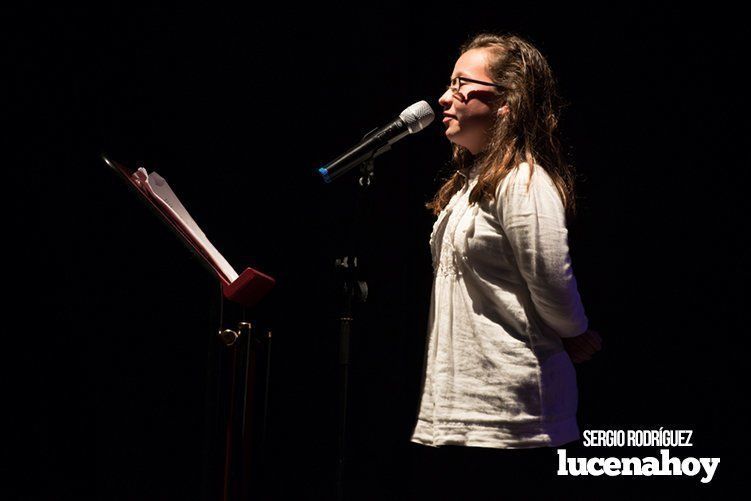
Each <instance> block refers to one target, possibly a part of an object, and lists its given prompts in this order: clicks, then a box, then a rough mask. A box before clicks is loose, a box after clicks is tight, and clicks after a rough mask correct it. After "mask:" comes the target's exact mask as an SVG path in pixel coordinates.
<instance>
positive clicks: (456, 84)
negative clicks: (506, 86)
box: [447, 77, 503, 95]
mask: <svg viewBox="0 0 751 501" xmlns="http://www.w3.org/2000/svg"><path fill="white" fill-rule="evenodd" d="M465 83H476V84H481V85H490V86H491V87H496V88H498V89H502V88H503V86H502V85H499V84H497V83H493V82H483V81H482V80H475V79H473V78H467V77H454V78H453V79H451V83H450V84H449V86H448V87H447V88H448V90H450V91H451V93H452V94H454V95H456V94H458V93H459V89H460V88H461V86H462V85H464V84H465Z"/></svg>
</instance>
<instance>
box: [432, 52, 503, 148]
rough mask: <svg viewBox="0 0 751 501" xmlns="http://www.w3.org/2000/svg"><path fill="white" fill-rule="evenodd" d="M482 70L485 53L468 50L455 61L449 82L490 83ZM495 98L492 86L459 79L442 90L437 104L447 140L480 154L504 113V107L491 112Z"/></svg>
mask: <svg viewBox="0 0 751 501" xmlns="http://www.w3.org/2000/svg"><path fill="white" fill-rule="evenodd" d="M486 68H487V52H486V50H485V49H470V50H468V51H467V52H465V53H464V54H462V55H461V57H459V59H457V61H456V64H455V65H454V72H453V73H452V74H451V79H452V80H453V79H454V78H456V77H466V78H469V79H472V80H479V81H482V82H492V78H491V77H490V76H489V75H488V74H487V72H486ZM457 87H458V90H457ZM498 98H499V94H498V92H497V88H496V87H492V86H490V85H483V84H479V83H473V82H463V81H461V80H459V81H458V82H457V83H456V86H455V87H454V89H453V90H452V89H446V92H444V93H443V95H442V96H441V98H440V99H439V100H438V103H440V105H441V107H442V108H443V125H445V126H446V132H445V134H446V137H447V138H448V139H449V141H451V142H452V143H454V144H458V145H459V146H463V147H465V148H467V149H468V150H469V151H470V152H471V153H472V154H473V155H476V154H477V153H479V152H480V151H482V150H483V149H484V148H485V145H486V144H487V142H488V135H489V131H490V127H491V126H492V125H493V123H494V122H495V119H496V117H497V116H498V114H500V113H505V112H506V110H507V108H506V107H505V106H504V107H502V108H500V109H498V111H497V112H496V111H494V110H495V108H494V107H493V103H494V102H495V101H496V100H497V99H498Z"/></svg>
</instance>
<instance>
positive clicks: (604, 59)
mask: <svg viewBox="0 0 751 501" xmlns="http://www.w3.org/2000/svg"><path fill="white" fill-rule="evenodd" d="M737 17H738V16H737V15H733V13H728V12H723V13H717V12H712V11H711V10H710V9H709V8H707V9H704V10H699V9H697V10H687V9H668V8H661V9H655V8H654V7H645V6H639V5H636V4H634V5H628V6H624V7H622V8H614V7H613V8H611V9H610V10H607V11H603V10H598V9H595V8H584V7H577V8H572V7H569V6H565V7H564V6H559V7H557V8H554V9H551V8H550V7H547V6H545V7H543V6H529V7H525V8H517V7H506V6H500V5H498V6H496V5H495V4H492V5H485V6H484V7H483V8H482V9H480V8H478V7H477V6H475V7H470V6H459V5H456V6H443V7H441V8H435V7H432V8H431V9H429V10H424V9H418V8H416V7H409V6H406V5H401V6H398V7H397V6H389V7H378V8H374V7H370V6H369V7H367V8H366V7H362V8H355V7H347V8H342V7H336V8H335V7H324V6H315V7H314V6H310V7H305V8H297V7H274V6H266V7H257V8H253V9H244V10H233V9H229V8H219V7H209V6H204V7H200V8H186V7H182V6H180V7H178V6H170V7H165V6H162V7H159V8H150V9H139V10H134V9H133V8H132V7H127V8H126V7H122V8H109V9H99V10H96V11H93V10H89V9H81V10H71V9H67V8H66V9H59V10H46V11H33V10H27V11H23V12H21V11H17V10H11V11H6V15H5V16H4V24H6V29H5V30H4V31H5V33H6V34H7V33H10V36H9V38H8V39H7V40H6V43H5V44H4V45H5V46H6V48H7V49H9V50H8V53H7V54H6V58H5V63H6V68H9V69H10V71H9V72H8V73H7V74H6V75H7V76H6V81H8V82H9V83H10V87H11V91H10V93H9V94H6V96H9V97H10V99H9V103H8V106H7V107H6V109H7V110H10V112H9V113H6V118H7V119H8V125H10V128H11V129H12V134H11V135H10V136H8V137H9V138H10V145H9V148H8V150H6V151H8V152H10V155H6V162H7V163H6V165H5V169H4V171H5V182H6V189H5V195H6V196H5V197H4V200H5V201H6V203H8V204H9V206H8V207H7V208H6V221H8V222H9V224H10V226H11V228H10V231H8V232H7V233H6V237H7V238H6V246H7V247H8V248H9V249H11V253H10V256H9V257H8V258H7V259H6V261H5V263H6V270H5V271H6V273H5V284H6V291H7V292H6V296H7V297H9V298H12V300H9V301H8V302H7V303H6V304H8V305H9V312H8V313H7V318H8V319H9V320H8V322H7V323H6V326H7V330H6V332H5V339H6V343H5V345H6V349H5V350H3V351H4V354H5V356H6V357H7V362H8V363H6V364H4V367H6V368H7V375H6V376H4V378H3V379H4V382H5V383H6V385H7V387H8V389H7V391H6V392H5V394H6V398H7V402H8V406H7V408H6V415H9V416H10V417H11V425H10V426H8V427H6V430H7V435H6V437H5V439H4V442H5V444H6V446H5V447H4V448H3V450H4V451H5V454H4V456H5V457H4V458H3V461H4V464H3V472H4V474H7V478H8V481H7V482H3V489H4V490H7V491H8V492H9V493H12V495H14V496H17V497H18V498H37V497H38V498H50V499H54V498H65V497H75V498H81V497H84V496H95V497H97V498H100V499H114V498H123V499H125V498H129V499H146V498H157V499H192V498H195V497H197V496H198V494H199V492H200V482H201V466H202V449H201V447H202V446H203V443H202V440H203V430H204V428H203V427H204V407H203V406H204V394H205V382H206V380H205V378H206V346H207V340H208V336H210V335H212V333H213V332H215V329H216V326H217V322H218V318H217V303H218V290H217V286H216V285H215V283H214V279H213V277H212V276H211V275H209V274H208V273H207V272H206V271H205V270H204V269H203V268H201V267H200V266H199V263H198V262H197V261H196V259H195V258H193V257H192V256H191V254H190V253H188V252H187V251H186V250H185V249H184V248H183V247H182V245H181V244H180V243H179V242H178V240H177V239H176V238H175V237H174V235H172V234H170V233H168V232H166V231H165V230H164V228H163V226H162V225H161V224H160V223H159V222H158V221H157V220H156V219H155V218H154V217H153V215H152V214H151V213H149V212H148V211H147V210H145V209H144V208H143V207H142V206H141V205H140V204H139V203H138V201H137V200H136V199H135V198H134V197H133V195H132V193H129V192H128V191H127V190H126V189H125V186H124V185H123V184H122V182H121V181H120V180H119V179H117V178H116V177H115V176H114V175H113V173H112V172H111V171H109V170H108V168H107V167H106V166H105V164H104V163H103V161H102V159H101V155H102V154H106V155H108V156H110V157H111V158H114V159H117V160H120V161H123V162H126V163H128V164H129V165H131V166H133V165H135V163H136V162H142V163H143V165H145V166H146V167H147V168H148V169H149V170H156V171H158V172H159V173H160V174H161V175H163V176H164V177H165V178H167V179H168V181H169V182H170V184H171V186H172V187H173V189H175V191H176V192H177V193H178V194H179V195H180V197H181V199H182V200H183V202H184V203H185V205H186V206H187V207H188V209H189V210H190V211H191V214H192V215H193V217H194V218H195V219H196V220H197V221H198V223H199V224H200V225H201V226H202V228H203V229H204V230H205V231H206V233H207V234H208V236H209V238H211V239H212V241H213V242H214V243H215V245H216V246H217V247H218V248H219V249H220V250H221V251H222V252H223V254H224V255H225V256H226V257H227V258H228V259H229V261H230V262H231V263H233V264H234V265H235V267H236V268H243V267H244V266H253V267H256V268H258V269H260V270H262V271H264V272H265V273H268V274H270V275H272V276H274V277H275V278H276V279H277V287H276V288H275V290H274V291H273V292H272V293H271V295H270V296H269V297H267V298H266V299H265V300H264V303H263V305H262V308H260V310H259V312H258V316H259V321H261V322H262V323H264V324H265V325H268V326H269V327H271V328H272V329H273V332H274V340H275V341H274V342H275V346H274V350H275V351H274V360H273V367H272V381H271V385H272V390H271V396H270V399H271V401H270V405H271V407H270V414H271V429H270V437H269V440H270V441H271V444H272V456H271V458H270V460H271V461H272V464H273V465H274V467H273V472H274V474H273V476H272V477H271V479H270V482H271V485H272V490H273V492H274V493H276V494H278V495H280V496H282V495H290V494H291V493H292V492H298V493H304V494H305V495H306V496H305V497H306V498H307V497H313V496H316V495H320V496H322V497H323V498H326V496H327V495H328V493H330V492H331V491H330V489H331V485H332V481H333V471H334V458H335V445H336V416H337V414H336V409H337V407H336V404H337V385H338V380H337V365H336V361H337V344H336V341H337V337H336V336H337V324H336V316H335V314H336V308H335V306H336V305H335V298H336V296H335V290H336V289H335V285H334V281H333V278H332V266H333V260H334V258H335V257H336V256H338V255H340V254H343V253H345V252H347V249H348V247H347V242H350V241H352V240H353V239H354V238H355V228H356V227H358V228H360V229H362V230H363V231H362V239H363V240H362V241H363V248H361V249H360V255H361V262H362V263H363V264H364V269H365V273H366V279H367V281H368V285H369V289H370V297H369V301H368V303H367V305H366V306H365V307H364V308H362V309H361V311H359V312H358V313H359V316H358V319H357V323H356V330H355V335H354V338H353V346H352V350H353V353H352V357H353V367H352V381H351V388H350V389H351V393H350V395H351V396H350V405H351V408H350V409H351V413H350V429H349V433H350V436H349V445H350V450H351V453H352V468H351V472H350V473H351V477H350V484H348V485H349V488H350V489H351V493H352V494H353V495H357V493H359V496H360V497H365V492H367V493H369V494H370V495H373V496H375V497H376V498H378V497H387V496H390V495H394V493H397V492H399V490H400V489H401V488H402V486H403V485H404V483H405V482H406V481H407V476H408V474H409V473H408V472H409V469H408V465H407V463H408V454H407V452H406V451H407V444H408V443H409V437H410V434H411V432H412V428H413V426H414V422H415V419H416V413H417V404H418V398H419V394H418V391H419V383H420V376H421V370H422V362H423V353H424V349H425V340H426V339H425V336H426V330H425V327H426V322H427V308H428V300H429V297H430V284H431V273H432V270H431V267H430V253H429V249H428V246H427V240H428V236H429V233H430V230H431V226H432V223H433V216H431V215H430V214H429V213H428V211H427V210H426V209H424V204H425V202H427V201H428V200H429V199H430V197H431V196H432V194H433V193H434V192H435V190H436V189H437V188H438V187H439V186H440V183H441V180H442V179H444V178H445V176H447V175H448V174H449V173H450V171H451V166H450V165H449V163H448V160H449V155H450V147H449V142H448V141H447V140H446V139H445V138H444V137H443V126H442V125H441V124H440V123H439V122H438V121H436V122H435V123H434V124H433V125H432V126H431V127H429V128H428V129H427V130H425V131H424V132H422V133H420V134H418V135H416V136H413V137H410V138H408V139H405V140H404V141H402V142H400V143H399V144H398V145H396V146H395V147H394V148H393V151H392V152H390V153H388V154H387V155H385V156H382V157H380V158H379V159H378V160H377V167H376V168H377V172H376V178H375V184H374V186H373V187H372V191H371V193H370V194H369V196H368V197H367V198H366V199H365V200H364V204H365V206H366V217H365V218H363V219H362V220H361V221H359V223H356V221H355V220H354V218H353V216H352V214H353V208H354V207H355V204H356V200H357V199H356V195H357V193H358V192H357V190H356V187H355V184H354V183H355V176H354V175H350V176H348V177H346V178H344V179H341V180H340V181H337V182H335V183H333V184H332V185H323V184H322V183H321V182H320V180H318V179H316V178H315V177H314V175H313V171H314V169H315V168H317V167H318V166H320V165H321V164H323V163H325V162H326V161H328V160H330V159H332V158H333V157H335V156H336V155H337V154H339V153H340V152H342V151H344V150H345V149H346V148H347V147H349V146H351V145H352V144H354V142H356V141H357V140H358V139H359V138H360V137H361V136H362V135H363V134H365V133H366V132H368V131H369V130H370V129H372V128H373V127H375V126H379V125H382V124H384V123H385V122H386V121H387V120H390V119H391V118H393V117H395V116H396V115H397V114H398V113H399V112H400V111H401V110H402V109H403V108H405V107H406V106H408V105H409V104H411V103H413V102H415V101H418V100H421V99H425V100H427V101H428V102H430V103H431V104H432V105H433V106H434V108H435V109H436V110H437V111H439V110H440V108H439V105H438V103H437V99H438V97H439V96H440V94H441V93H442V91H443V89H444V88H445V85H446V82H447V80H448V77H449V75H450V73H451V71H452V69H453V65H454V62H455V60H456V58H457V57H458V55H459V54H458V47H459V45H460V44H461V43H462V42H464V41H465V40H466V39H467V38H469V37H470V36H471V35H473V34H475V33H477V32H480V31H496V32H513V33H517V34H519V35H521V36H523V37H526V38H528V39H529V40H530V41H532V42H533V43H534V44H535V45H536V46H537V47H538V48H539V49H540V50H541V51H542V52H543V53H544V54H545V55H546V56H547V57H548V60H549V62H550V64H551V66H552V67H553V71H554V73H555V74H556V75H557V78H558V82H559V86H560V89H561V93H562V95H563V96H564V98H565V99H566V101H567V102H568V106H567V108H566V111H565V113H564V117H563V123H562V129H563V130H562V132H563V136H564V140H565V142H566V144H567V146H568V153H569V155H570V158H571V160H572V161H573V162H574V164H575V165H576V167H577V169H578V172H579V185H578V193H579V205H580V214H579V216H578V218H577V219H576V220H575V221H574V222H573V223H572V225H571V227H570V245H571V254H572V259H573V262H574V268H575V271H576V275H577V280H578V283H579V290H580V292H581V294H582V298H583V300H584V303H585V306H586V308H587V314H588V316H589V318H590V321H591V326H592V327H593V328H595V329H597V330H599V331H600V332H601V334H602V336H603V338H604V339H605V343H606V349H605V350H604V351H603V352H601V353H600V354H598V355H597V358H596V359H595V360H593V361H591V362H589V363H587V364H584V365H580V366H578V367H577V371H578V372H577V374H578V379H579V388H580V408H579V423H580V426H581V428H582V429H588V428H641V427H654V428H657V427H660V426H664V427H666V428H683V429H692V430H694V443H695V444H696V445H695V447H693V448H691V449H683V450H678V451H673V452H674V455H681V456H684V457H685V456H695V457H702V456H714V457H717V456H719V457H721V458H722V463H721V464H720V466H719V469H718V473H717V475H716V477H715V480H714V481H713V482H712V484H711V485H709V486H706V485H702V484H700V483H699V481H698V478H696V477H694V478H670V477H663V478H654V479H644V478H632V479H628V482H621V483H619V481H621V480H623V479H592V478H588V479H582V480H581V482H582V484H583V485H590V486H591V485H597V486H598V487H597V488H598V489H600V491H599V492H600V493H601V494H604V495H607V497H614V496H616V495H617V494H618V493H624V492H626V493H627V492H631V491H632V490H635V489H641V490H642V491H643V492H644V495H645V496H646V495H648V494H649V492H650V490H655V489H666V490H670V491H671V492H677V491H676V489H685V491H686V492H689V493H698V494H701V493H704V494H713V493H714V492H716V491H717V489H720V488H723V487H727V486H729V485H731V483H733V482H735V481H737V480H738V475H739V467H738V466H737V465H736V464H735V463H734V454H736V453H737V452H738V451H739V450H740V448H741V447H742V446H743V445H744V444H745V442H746V437H745V435H744V433H743V428H742V427H743V425H744V424H745V421H744V422H742V419H741V413H740V409H741V402H742V400H743V399H744V395H745V393H742V392H741V391H740V388H739V386H738V383H737V380H738V372H739V371H737V368H738V366H739V365H740V364H741V363H742V351H741V350H740V349H739V343H740V341H741V340H742V339H743V337H745V335H746V332H745V330H742V325H741V322H740V320H739V318H740V317H739V315H738V312H739V311H740V309H741V308H742V307H743V304H742V301H741V300H742V299H743V297H742V295H741V294H740V293H738V292H736V291H737V289H738V285H739V284H742V283H743V281H742V275H743V272H744V271H745V270H744V269H743V268H742V267H741V266H742V259H741V258H742V255H743V251H742V250H741V249H742V247H741V244H740V242H741V238H742V236H743V231H742V229H743V228H742V227H741V219H742V218H741V216H742V210H741V205H742V204H741V200H740V198H739V197H740V196H741V190H742V188H743V179H742V173H743V170H744V169H745V167H746V166H747V165H748V153H747V151H746V150H745V149H743V148H741V144H742V141H743V137H742V136H741V134H740V125H741V124H742V123H743V122H742V121H741V116H742V115H743V113H744V111H743V110H742V108H743V106H742V105H743V102H744V101H745V99H746V97H745V85H744V83H743V82H744V81H743V79H742V77H741V76H740V75H741V72H742V70H743V66H744V65H745V61H746V60H747V57H746V55H745V45H746V44H745V42H747V38H748V37H747V31H746V30H743V29H741V27H740V26H739V24H740V23H738V22H736V19H737ZM742 87H743V88H744V91H743V92H742V91H741V89H742ZM353 174H354V173H353ZM8 235H9V236H8ZM14 362H15V363H14ZM11 367H12V369H11ZM603 451H604V452H603ZM586 452H587V453H589V455H595V452H594V451H591V450H590V451H586ZM599 455H605V456H608V455H613V456H618V455H619V453H618V450H617V449H604V450H600V452H599ZM647 455H648V454H647ZM551 475H553V472H551ZM615 486H618V487H617V488H616V487H615ZM655 492H656V491H655Z"/></svg>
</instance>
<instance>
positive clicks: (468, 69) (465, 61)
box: [452, 49, 488, 78]
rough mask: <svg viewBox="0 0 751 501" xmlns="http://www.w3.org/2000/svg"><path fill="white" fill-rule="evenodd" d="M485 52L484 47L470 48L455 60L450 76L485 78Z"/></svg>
mask: <svg viewBox="0 0 751 501" xmlns="http://www.w3.org/2000/svg"><path fill="white" fill-rule="evenodd" d="M486 67H487V54H486V51H485V49H470V50H468V51H467V52H465V53H464V54H462V55H461V56H460V57H459V59H457V60H456V64H455V65H454V73H453V75H452V76H454V77H459V76H465V77H470V78H471V77H475V78H487V77H488V75H487V73H486V72H485V68H486Z"/></svg>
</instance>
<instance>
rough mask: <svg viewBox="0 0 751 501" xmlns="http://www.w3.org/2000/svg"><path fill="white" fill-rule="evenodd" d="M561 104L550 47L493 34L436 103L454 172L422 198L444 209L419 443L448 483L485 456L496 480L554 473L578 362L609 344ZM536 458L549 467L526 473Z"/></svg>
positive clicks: (573, 432) (459, 66)
mask: <svg viewBox="0 0 751 501" xmlns="http://www.w3.org/2000/svg"><path fill="white" fill-rule="evenodd" d="M556 99H557V96H556V91H555V83H554V78H553V75H552V73H551V70H550V67H549V66H548V63H547V61H546V60H545V58H544V57H543V56H542V54H541V53H540V52H539V51H538V50H537V49H535V48H534V47H533V46H532V45H531V44H530V43H528V42H527V41H525V40H523V39H521V38H519V37H517V36H512V35H493V34H481V35H478V36H476V37H474V38H473V39H472V40H471V41H469V42H468V43H466V44H465V45H464V46H463V47H462V48H461V56H460V57H459V59H458V60H457V61H456V64H455V66H454V70H453V73H452V75H451V81H450V85H449V87H448V89H447V90H446V91H445V93H444V94H443V95H442V96H441V98H440V99H439V103H440V105H441V107H442V109H443V125H444V126H445V135H446V137H447V138H448V139H449V141H451V143H453V145H452V147H453V161H454V163H455V164H456V165H457V167H458V169H457V170H456V172H455V173H454V174H453V175H452V176H451V177H450V178H449V179H448V180H447V181H446V182H445V184H443V186H442V187H441V188H440V189H439V191H438V193H437V194H436V195H435V198H434V199H433V200H432V201H431V202H430V203H429V204H427V207H428V208H429V209H431V210H432V211H433V213H434V214H435V215H437V219H436V221H435V224H434V226H433V232H432V234H431V236H430V247H431V252H432V256H433V268H434V272H435V275H434V282H433V290H432V297H431V306H430V315H429V338H428V346H427V351H426V355H425V374H424V376H423V381H422V388H421V399H420V405H419V416H418V419H417V423H416V425H415V428H414V431H413V434H412V437H411V442H414V443H415V444H419V445H417V446H414V449H415V455H416V456H415V461H416V463H419V464H417V465H416V467H418V468H419V467H422V468H424V469H425V468H427V469H432V470H433V471H432V473H431V475H430V476H433V474H434V473H435V469H436V468H438V469H439V470H440V469H441V468H440V467H439V466H437V463H436V461H438V462H440V461H443V463H442V464H443V466H444V467H445V468H444V469H445V471H444V473H445V475H444V474H441V475H442V476H443V478H444V482H446V481H448V480H446V479H448V478H450V477H451V476H452V474H455V473H456V470H455V469H454V468H453V466H459V463H461V464H462V465H464V467H465V470H464V475H472V473H474V474H475V475H474V477H475V480H478V479H479V477H478V475H479V476H480V477H482V475H480V474H479V473H478V472H479V471H482V467H481V465H482V464H485V465H486V466H487V467H488V468H491V469H492V471H495V472H496V478H495V479H494V480H493V479H488V480H490V481H491V482H496V483H497V482H499V481H503V480H504V479H505V480H511V479H512V477H513V478H514V479H519V478H520V477H519V474H521V475H524V474H525V472H526V473H529V474H532V475H533V476H536V478H537V480H540V481H544V480H545V479H552V477H554V476H555V460H554V458H553V456H552V455H551V454H550V452H551V451H550V449H548V448H549V447H556V446H560V445H563V444H566V443H570V442H572V441H575V440H577V439H578V438H579V429H578V427H577V422H576V411H577V387H576V373H575V370H574V367H573V365H572V361H573V362H582V361H584V360H587V359H589V358H590V357H591V356H592V354H593V353H594V352H596V351H597V350H599V349H600V348H601V339H600V337H599V335H598V333H597V332H595V331H593V330H591V329H589V328H588V324H589V322H588V319H587V316H586V315H585V312H584V307H583V305H582V302H581V299H580V296H579V293H578V290H577V284H576V280H575V278H574V274H573V269H572V266H571V261H570V257H569V251H568V241H567V228H566V219H567V217H568V216H570V215H573V213H574V192H573V178H574V176H573V172H572V170H571V168H570V166H569V165H567V164H566V162H565V161H564V159H563V155H562V153H561V147H560V144H559V141H558V138H557V124H558V110H559V105H558V104H557V101H556ZM425 446H427V447H425ZM436 448H438V449H441V450H442V451H447V452H446V453H445V454H443V452H442V451H441V452H436ZM468 448H469V449H471V451H470V450H468ZM478 448H483V450H480V451H478ZM540 448H545V449H546V450H545V452H543V451H542V449H540ZM489 449H490V450H489ZM498 449H537V451H538V452H535V451H518V450H516V451H509V450H507V451H499V450H498ZM418 450H419V451H418ZM441 458H442V459H441ZM451 458H453V459H451ZM472 458H474V459H476V460H479V459H481V461H474V462H473V461H472ZM505 458H508V460H506V459H505ZM546 458H549V459H546ZM494 461H497V462H496V463H494ZM503 461H506V463H503ZM530 461H531V463H530ZM535 461H537V462H538V463H539V461H542V462H543V463H544V464H540V468H539V469H538V471H535V472H531V471H529V470H530V468H531V466H530V465H531V464H534V463H535ZM429 465H430V466H429ZM467 465H471V466H467ZM488 465H489V466H488ZM525 465H526V466H525ZM513 466H517V467H519V468H523V469H524V471H519V472H517V473H514V470H511V469H509V468H512V467H513ZM496 467H498V468H496ZM499 468H503V470H504V471H505V473H504V471H500V470H499ZM517 470H518V468H517ZM425 473H426V474H427V473H428V472H425ZM417 476H418V477H419V476H423V477H424V476H425V475H419V474H418V475H417ZM453 476H454V477H455V476H456V475H453ZM485 478H487V476H486V477H485ZM424 480H425V481H428V480H427V479H424ZM437 480H438V481H439V482H440V478H438V479H437ZM429 482H433V480H431V481H429ZM473 483H476V482H473ZM433 485H434V487H435V484H433ZM460 485H462V482H461V481H460ZM464 485H467V483H466V482H465V483H464ZM497 485H499V486H500V485H501V484H497ZM475 487H477V485H475ZM418 490H419V488H418ZM437 492H438V493H444V494H446V492H447V491H446V490H445V489H442V488H441V487H440V486H439V487H438V491H437ZM422 493H423V494H425V492H424V491H423V492H422ZM458 494H462V493H461V492H460V493H458Z"/></svg>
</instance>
